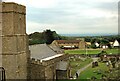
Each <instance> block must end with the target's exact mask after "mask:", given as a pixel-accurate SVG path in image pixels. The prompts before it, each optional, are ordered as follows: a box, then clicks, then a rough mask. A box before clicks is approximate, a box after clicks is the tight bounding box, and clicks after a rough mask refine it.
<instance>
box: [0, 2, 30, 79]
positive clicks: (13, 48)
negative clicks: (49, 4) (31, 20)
mask: <svg viewBox="0 0 120 81" xmlns="http://www.w3.org/2000/svg"><path fill="white" fill-rule="evenodd" d="M0 4H1V5H2V12H0V13H1V14H2V34H1V35H0V37H1V38H2V53H1V55H0V56H2V67H3V68H4V69H5V72H6V79H27V67H28V65H27V64H28V58H30V57H29V54H28V44H27V35H26V22H25V21H26V8H25V6H22V5H19V4H16V3H10V2H8V3H0Z"/></svg>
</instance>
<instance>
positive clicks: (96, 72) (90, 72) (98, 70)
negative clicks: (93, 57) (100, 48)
mask: <svg viewBox="0 0 120 81" xmlns="http://www.w3.org/2000/svg"><path fill="white" fill-rule="evenodd" d="M108 70H109V69H108V67H107V66H106V64H105V63H99V66H98V67H95V68H92V66H90V67H89V68H87V69H86V70H85V71H83V72H82V73H81V74H80V76H79V79H91V77H93V76H94V77H96V78H97V79H101V76H102V74H105V72H108Z"/></svg>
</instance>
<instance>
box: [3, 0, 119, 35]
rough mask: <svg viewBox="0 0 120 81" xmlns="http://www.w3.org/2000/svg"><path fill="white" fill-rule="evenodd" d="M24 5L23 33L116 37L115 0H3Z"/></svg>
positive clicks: (116, 8) (116, 17)
mask: <svg viewBox="0 0 120 81" xmlns="http://www.w3.org/2000/svg"><path fill="white" fill-rule="evenodd" d="M4 1H9V2H11V1H14V2H17V3H20V4H22V5H26V6H27V33H32V32H42V31H43V30H46V29H51V30H55V31H56V32H57V33H59V34H117V33H118V1H119V0H26V1H25V0H4Z"/></svg>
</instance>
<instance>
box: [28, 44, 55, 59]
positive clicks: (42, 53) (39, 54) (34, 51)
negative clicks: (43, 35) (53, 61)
mask: <svg viewBox="0 0 120 81" xmlns="http://www.w3.org/2000/svg"><path fill="white" fill-rule="evenodd" d="M29 50H30V54H31V57H32V58H35V59H39V60H41V59H43V58H47V57H51V56H53V55H56V54H57V53H56V52H54V51H53V50H52V49H51V48H50V47H49V46H48V45H46V44H37V45H31V46H29Z"/></svg>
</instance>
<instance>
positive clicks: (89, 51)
mask: <svg viewBox="0 0 120 81" xmlns="http://www.w3.org/2000/svg"><path fill="white" fill-rule="evenodd" d="M101 51H102V49H87V50H65V53H66V54H99V53H100V52H101ZM104 51H106V53H107V54H119V53H120V50H119V49H105V50H104Z"/></svg>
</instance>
